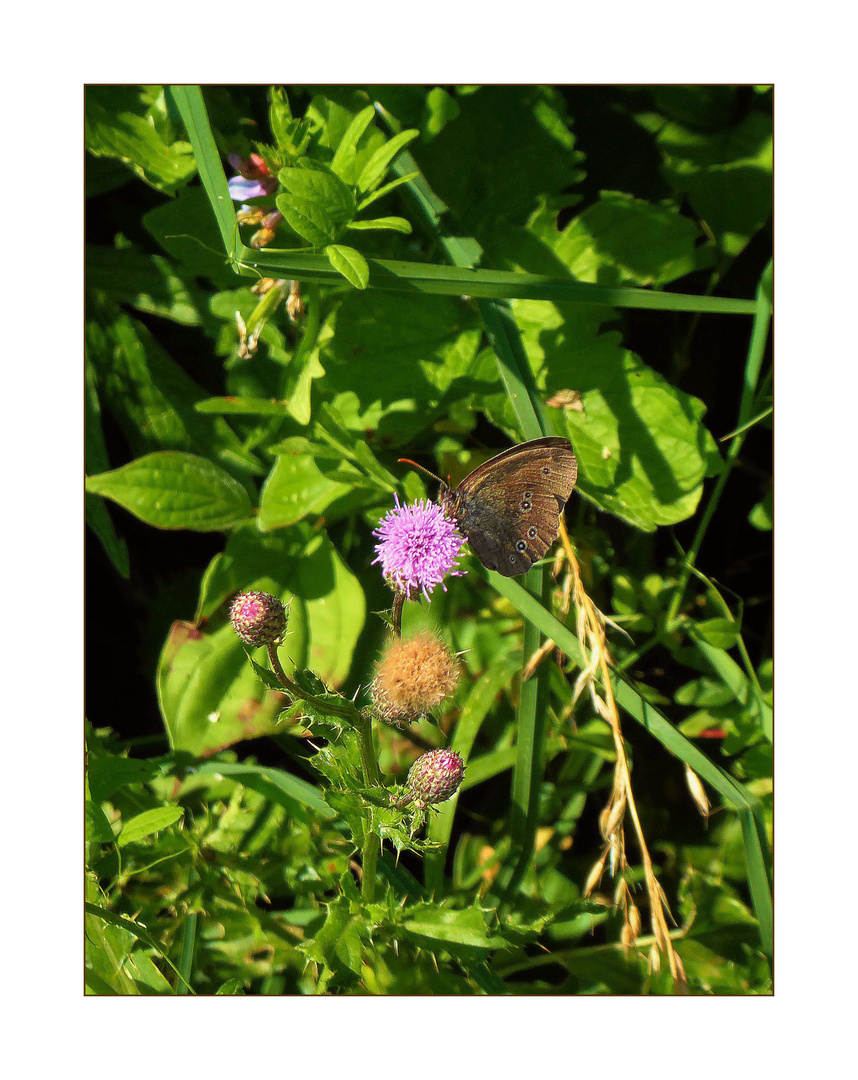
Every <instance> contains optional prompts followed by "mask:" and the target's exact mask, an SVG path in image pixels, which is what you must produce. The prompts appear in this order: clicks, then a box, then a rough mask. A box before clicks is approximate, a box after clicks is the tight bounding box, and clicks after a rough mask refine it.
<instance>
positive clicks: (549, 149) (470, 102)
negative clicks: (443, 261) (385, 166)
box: [420, 86, 584, 265]
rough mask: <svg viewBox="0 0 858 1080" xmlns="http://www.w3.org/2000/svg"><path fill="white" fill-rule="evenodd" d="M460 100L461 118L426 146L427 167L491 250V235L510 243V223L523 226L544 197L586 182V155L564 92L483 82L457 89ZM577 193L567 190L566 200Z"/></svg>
mask: <svg viewBox="0 0 858 1080" xmlns="http://www.w3.org/2000/svg"><path fill="white" fill-rule="evenodd" d="M456 104H457V106H458V108H459V115H458V117H456V119H455V120H452V121H451V122H449V123H447V124H446V126H445V127H444V128H443V130H441V131H439V133H438V134H437V135H436V136H435V138H434V139H432V140H431V141H430V142H428V143H426V144H425V145H421V147H420V165H421V168H422V170H423V172H424V174H425V176H426V179H427V181H428V182H429V184H430V185H431V187H432V188H433V190H435V191H437V192H438V193H439V195H441V196H442V197H443V199H444V202H445V203H446V204H447V205H448V206H449V208H450V211H451V213H452V216H453V218H454V219H455V221H456V224H457V227H458V230H459V231H460V232H461V233H462V234H463V235H467V236H472V237H474V238H475V239H476V240H478V241H479V242H480V243H481V244H482V245H483V247H484V248H486V250H489V249H490V246H491V245H490V244H489V240H491V244H492V245H493V244H495V243H497V244H499V245H501V246H502V244H503V240H504V238H505V236H506V234H507V231H508V228H509V225H510V224H514V225H522V226H523V225H524V224H525V223H526V222H527V221H528V220H529V218H530V217H531V215H532V214H533V212H534V211H535V210H536V208H537V206H538V204H539V200H540V199H541V198H543V197H546V196H553V195H555V194H557V193H559V192H564V193H565V192H568V191H569V190H570V188H572V187H573V186H574V185H575V184H578V183H580V181H581V180H582V179H583V177H584V172H583V171H582V170H581V168H580V163H581V162H582V161H583V155H582V154H580V153H579V152H578V151H576V150H575V148H574V146H575V140H574V137H573V134H572V132H571V130H570V127H569V124H568V123H567V121H566V117H565V107H564V104H563V100H562V97H561V94H560V93H559V91H558V90H556V89H552V88H549V87H544V86H533V87H513V86H483V87H480V88H479V89H477V90H475V91H474V92H473V93H470V94H462V92H461V90H457V94H456ZM574 198H575V197H574V196H573V195H567V194H564V201H565V202H566V203H571V202H573V201H574ZM489 265H491V263H490V264H489Z"/></svg>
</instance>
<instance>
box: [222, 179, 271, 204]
mask: <svg viewBox="0 0 858 1080" xmlns="http://www.w3.org/2000/svg"><path fill="white" fill-rule="evenodd" d="M268 194H269V191H268V189H267V188H266V187H265V185H264V184H262V183H261V182H260V181H259V180H245V179H244V177H243V176H233V177H232V178H231V179H230V181H229V197H230V198H231V199H232V200H233V201H234V202H244V200H245V199H257V198H259V196H260V195H268Z"/></svg>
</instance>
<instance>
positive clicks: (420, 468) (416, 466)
mask: <svg viewBox="0 0 858 1080" xmlns="http://www.w3.org/2000/svg"><path fill="white" fill-rule="evenodd" d="M397 460H398V461H401V462H402V463H403V464H405V465H413V466H414V468H415V469H419V470H420V471H421V472H425V473H426V475H427V476H431V477H432V479H433V480H437V481H438V483H439V484H445V482H444V481H443V480H442V479H441V477H440V476H436V475H435V473H433V472H430V471H429V469H424V468H423V466H422V465H418V464H417V462H416V461H412V460H411V458H407V457H401V458H397ZM445 486H448V485H446V484H445Z"/></svg>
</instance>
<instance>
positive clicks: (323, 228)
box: [276, 167, 357, 248]
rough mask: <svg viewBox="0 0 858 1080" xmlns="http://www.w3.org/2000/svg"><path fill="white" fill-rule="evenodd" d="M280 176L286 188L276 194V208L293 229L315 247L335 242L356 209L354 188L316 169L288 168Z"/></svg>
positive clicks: (332, 175)
mask: <svg viewBox="0 0 858 1080" xmlns="http://www.w3.org/2000/svg"><path fill="white" fill-rule="evenodd" d="M278 176H279V180H280V183H281V185H282V187H283V189H284V190H283V192H282V193H281V194H279V195H278V196H277V199H276V203H277V209H278V210H279V211H280V213H281V214H282V215H283V217H284V218H285V219H286V222H287V224H288V225H289V226H290V228H291V229H292V230H293V231H294V232H295V233H297V234H298V236H300V237H302V238H303V239H305V240H306V241H307V242H308V243H310V244H312V246H313V247H317V248H322V247H325V246H326V245H327V244H331V243H333V242H335V241H336V239H337V237H338V235H339V234H340V232H341V231H342V230H343V228H344V227H345V226H346V225H347V224H348V223H349V222H350V221H351V220H352V218H353V217H354V216H355V212H356V210H357V205H356V203H355V197H354V194H353V192H352V190H351V188H350V187H348V186H347V185H346V184H344V183H343V181H342V180H340V178H339V177H338V176H336V175H335V174H334V173H330V172H322V171H319V169H317V168H293V167H289V168H285V169H281V170H280V172H279V174H278Z"/></svg>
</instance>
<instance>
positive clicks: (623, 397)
mask: <svg viewBox="0 0 858 1080" xmlns="http://www.w3.org/2000/svg"><path fill="white" fill-rule="evenodd" d="M564 313H565V314H566V318H564V317H563V314H561V311H560V309H559V308H557V307H555V306H554V305H550V304H546V303H544V302H541V301H521V302H519V303H517V304H516V305H515V315H516V320H517V322H518V324H519V326H520V327H521V330H522V333H523V336H524V341H525V345H526V348H527V351H528V353H529V355H530V357H531V362H532V364H533V368H534V374H535V376H536V381H537V385H538V387H539V390H540V392H541V393H542V394H544V399H545V400H547V401H548V402H549V403H550V402H551V401H552V400H553V399H554V397H555V395H558V394H560V393H561V392H566V391H577V392H578V393H579V394H580V395H581V397H580V405H581V409H580V410H579V409H574V408H565V409H564V408H562V407H560V406H558V407H556V408H552V409H550V410H549V413H550V415H552V417H554V418H555V430H556V431H557V432H558V433H563V434H567V435H568V436H569V438H570V439H571V441H572V445H573V447H574V448H575V453H576V455H577V457H578V488H579V490H580V491H581V493H582V494H584V495H586V496H587V497H588V498H591V499H592V500H593V501H594V502H595V503H596V504H597V505H599V506H601V507H602V508H603V509H605V510H608V511H610V512H611V513H614V514H616V515H617V516H618V517H621V518H623V519H624V520H626V521H628V522H630V523H631V524H633V525H636V526H638V528H641V529H645V530H647V531H652V530H653V529H655V528H656V527H658V526H659V525H670V524H673V523H674V522H677V521H682V520H684V519H685V518H687V517H690V516H691V515H692V514H693V513H694V511H695V510H696V508H697V504H698V502H699V500H700V495H701V493H702V490H703V479H704V477H706V476H709V475H712V474H713V473H715V472H717V471H718V470H719V469H720V457H719V455H718V451H717V447H716V445H715V441H714V439H713V438H712V436H711V435H710V434H709V432H708V431H707V429H706V428H705V426H704V425H703V415H704V413H705V411H706V410H705V406H704V405H703V403H702V402H701V401H699V400H698V399H697V398H694V397H691V396H690V395H689V394H686V393H684V392H683V391H681V390H677V389H676V387H674V386H671V384H670V383H668V382H667V380H666V379H664V378H663V377H662V376H661V375H659V374H658V373H657V372H655V371H653V369H652V368H649V367H647V366H646V364H644V363H642V361H641V360H640V358H639V357H637V356H635V354H634V353H632V352H629V351H627V350H626V349H623V348H621V346H620V342H619V340H618V335H616V334H614V333H611V334H604V333H600V332H599V330H598V324H597V323H595V322H594V317H593V315H592V314H590V315H588V314H587V313H586V312H581V311H578V310H572V309H569V308H568V307H564ZM487 407H488V409H489V412H490V414H491V415H492V417H493V419H495V422H496V423H499V422H502V426H505V427H506V428H507V430H509V431H510V433H515V432H516V430H517V422H516V420H515V417H514V413H513V412H512V409H511V407H510V405H509V402H508V399H507V398H506V396H503V397H501V396H498V397H496V398H492V399H490V400H489V401H488V402H487Z"/></svg>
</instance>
